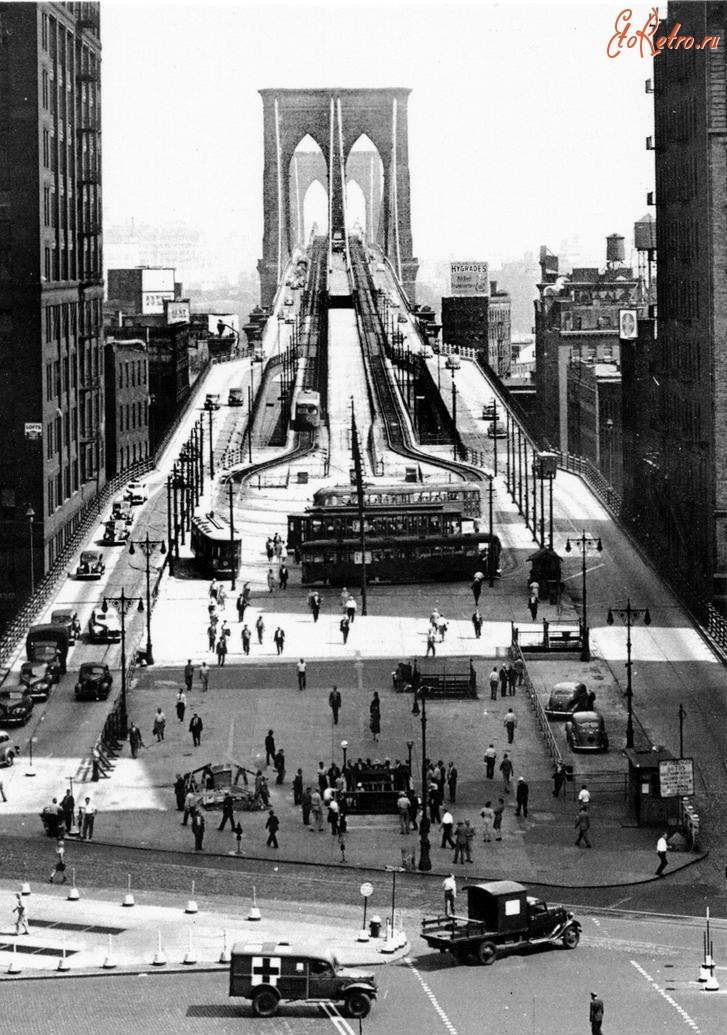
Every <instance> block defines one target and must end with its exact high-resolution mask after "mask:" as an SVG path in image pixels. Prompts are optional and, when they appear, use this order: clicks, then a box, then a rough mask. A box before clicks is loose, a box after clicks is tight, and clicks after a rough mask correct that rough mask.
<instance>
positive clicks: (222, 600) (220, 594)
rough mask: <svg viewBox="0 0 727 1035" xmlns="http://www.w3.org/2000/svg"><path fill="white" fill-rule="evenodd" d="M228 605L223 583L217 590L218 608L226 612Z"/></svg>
mask: <svg viewBox="0 0 727 1035" xmlns="http://www.w3.org/2000/svg"><path fill="white" fill-rule="evenodd" d="M226 603H227V590H226V589H225V587H224V585H223V584H222V583H220V584H219V587H218V589H217V606H218V607H219V609H220V611H224V610H225V604H226Z"/></svg>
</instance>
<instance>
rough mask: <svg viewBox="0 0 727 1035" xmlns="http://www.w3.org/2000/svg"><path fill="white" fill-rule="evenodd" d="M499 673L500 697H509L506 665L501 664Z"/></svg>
mask: <svg viewBox="0 0 727 1035" xmlns="http://www.w3.org/2000/svg"><path fill="white" fill-rule="evenodd" d="M497 675H498V678H499V680H500V697H507V685H508V684H507V669H506V668H505V666H504V665H501V666H500V671H499V672H498V673H497Z"/></svg>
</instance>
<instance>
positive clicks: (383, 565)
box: [299, 532, 501, 586]
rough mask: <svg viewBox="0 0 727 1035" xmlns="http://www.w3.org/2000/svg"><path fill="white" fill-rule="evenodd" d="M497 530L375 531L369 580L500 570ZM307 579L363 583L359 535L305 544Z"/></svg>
mask: <svg viewBox="0 0 727 1035" xmlns="http://www.w3.org/2000/svg"><path fill="white" fill-rule="evenodd" d="M500 549H501V548H500V540H499V538H498V537H497V536H496V535H488V534H487V533H479V532H462V533H459V534H457V535H450V536H429V537H427V538H426V539H420V538H419V537H418V536H411V535H408V536H401V537H394V536H389V537H373V536H372V537H371V538H367V539H366V557H365V560H366V578H367V581H368V582H396V583H399V582H435V581H446V582H454V581H457V580H459V579H471V578H472V575H473V573H474V572H475V571H476V570H477V569H478V568H480V569H482V571H485V572H489V570H490V567H489V566H490V565H492V573H493V575H499V571H500ZM299 552H300V559H301V581H302V583H303V585H310V584H311V583H315V582H321V583H328V584H330V585H332V586H338V585H346V586H353V585H359V584H360V582H361V565H362V559H363V558H362V554H361V544H360V542H359V541H358V540H354V539H348V540H342V541H341V540H339V541H336V540H333V539H318V540H311V541H310V542H307V543H303V544H302V545H301V546H300V550H299Z"/></svg>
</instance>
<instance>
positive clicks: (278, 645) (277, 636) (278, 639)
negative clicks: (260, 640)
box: [273, 626, 285, 654]
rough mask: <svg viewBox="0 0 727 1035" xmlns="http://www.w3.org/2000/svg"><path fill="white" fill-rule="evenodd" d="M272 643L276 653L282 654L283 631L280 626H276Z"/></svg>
mask: <svg viewBox="0 0 727 1035" xmlns="http://www.w3.org/2000/svg"><path fill="white" fill-rule="evenodd" d="M273 643H274V644H275V649H276V651H277V652H278V654H282V653H283V648H284V647H285V631H284V629H282V627H281V626H278V627H277V628H276V630H275V632H274V633H273Z"/></svg>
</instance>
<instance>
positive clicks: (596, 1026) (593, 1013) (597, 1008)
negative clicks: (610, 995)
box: [589, 992, 603, 1035]
mask: <svg viewBox="0 0 727 1035" xmlns="http://www.w3.org/2000/svg"><path fill="white" fill-rule="evenodd" d="M589 1020H590V1022H591V1035H602V1033H601V1025H602V1024H603V999H601V997H600V996H599V995H597V994H596V993H595V992H591V1005H590V1012H589Z"/></svg>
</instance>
